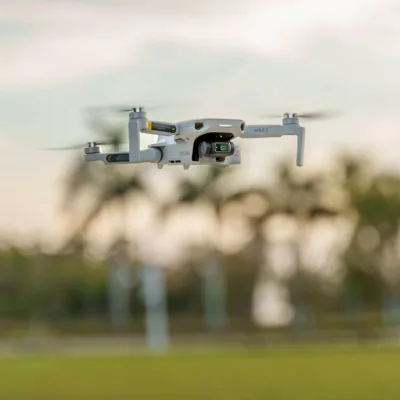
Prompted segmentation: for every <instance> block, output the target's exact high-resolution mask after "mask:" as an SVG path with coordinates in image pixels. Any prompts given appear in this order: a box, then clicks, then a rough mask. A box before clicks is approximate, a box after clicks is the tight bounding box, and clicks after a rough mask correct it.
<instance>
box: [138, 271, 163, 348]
mask: <svg viewBox="0 0 400 400" xmlns="http://www.w3.org/2000/svg"><path fill="white" fill-rule="evenodd" d="M164 279H165V278H164V270H163V268H159V267H154V266H151V265H144V266H143V267H142V270H141V281H142V285H141V286H142V295H143V299H144V303H145V308H146V341H147V346H148V348H149V349H150V350H152V351H165V350H166V348H167V347H168V343H169V334H168V311H167V302H166V291H165V280H164Z"/></svg>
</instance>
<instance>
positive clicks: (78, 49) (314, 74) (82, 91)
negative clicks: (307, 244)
mask: <svg viewBox="0 0 400 400" xmlns="http://www.w3.org/2000/svg"><path fill="white" fill-rule="evenodd" d="M144 3H145V4H144ZM398 4H399V3H398V2H397V1H394V0H393V1H390V0H376V1H373V0H347V1H343V0H337V1H335V2H327V1H317V0H315V1H312V0H304V1H303V0H299V1H295V0H293V1H289V0H286V1H284V0H280V1H278V0H269V1H257V0H248V1H246V2H239V1H232V0H231V1H226V0H214V1H209V0H206V1H204V0H203V1H202V2H181V1H178V0H163V1H162V0H153V1H149V2H143V1H121V0H119V1H108V2H107V1H100V0H99V1H96V0H93V1H89V0H88V1H71V0H69V1H68V0H66V1H51V0H47V1H39V0H35V1H28V0H15V1H13V2H11V1H6V0H0V54H1V58H2V61H1V62H0V145H1V148H2V151H3V157H2V158H1V161H0V167H1V171H2V173H3V175H2V176H3V179H2V191H1V192H2V197H1V198H0V210H1V211H2V213H1V214H2V222H3V223H2V228H1V231H2V232H4V233H5V232H8V234H9V233H10V232H11V233H13V234H14V235H15V236H16V237H21V236H23V237H29V236H30V235H32V234H37V233H38V232H40V233H41V235H44V236H45V237H47V236H57V235H59V234H61V232H62V231H63V224H62V223H61V222H60V221H62V220H61V219H60V214H59V202H60V195H61V192H60V188H61V177H62V175H63V174H64V173H65V170H66V168H67V167H68V165H69V164H70V162H71V157H73V156H74V154H70V153H59V152H54V153H47V152H41V151H38V149H39V148H41V147H51V146H58V145H64V144H66V145H67V144H69V143H75V142H77V141H78V142H81V141H86V140H88V139H95V136H93V133H92V132H90V131H89V130H88V128H87V127H86V126H85V123H84V120H83V118H82V110H83V109H84V108H85V107H90V106H97V105H103V104H106V105H109V104H114V103H116V104H121V103H128V104H132V103H137V102H140V103H143V104H145V105H146V104H149V105H151V104H170V103H171V104H174V105H176V106H175V107H172V108H170V109H166V110H162V111H158V112H157V113H155V114H154V115H152V118H154V119H160V120H172V121H176V120H180V119H181V120H183V119H187V118H192V117H193V118H196V117H202V116H212V117H214V116H223V117H225V116H227V117H229V116H232V117H233V118H244V119H246V120H248V121H249V122H252V121H254V122H257V123H259V122H262V121H261V120H260V119H258V118H257V115H258V114H259V113H260V112H264V111H265V112H283V111H293V112H297V111H302V110H306V111H307V110H309V109H311V110H313V109H319V108H333V109H341V110H343V111H344V112H345V115H344V116H343V117H342V118H340V119H337V120H333V121H326V122H325V121H324V122H318V123H316V122H313V123H310V124H309V125H307V131H308V135H307V143H306V166H305V167H304V168H305V169H312V168H316V167H317V166H319V165H323V164H325V163H327V162H328V161H329V160H330V157H331V156H332V154H334V153H335V152H336V151H337V150H338V148H344V149H350V150H358V151H360V152H363V153H365V154H366V156H368V154H369V153H370V154H371V156H372V157H374V158H375V159H376V160H377V162H378V163H379V164H380V165H382V166H385V167H391V168H394V169H396V170H398V169H399V167H400V159H399V157H398V145H399V135H400V132H399V129H398V127H397V116H398V110H399V104H400V103H399V93H400V79H399V77H398V71H399V70H400V44H399V43H400V9H399V5H398ZM268 122H269V121H268ZM271 122H272V123H276V122H277V121H271ZM149 142H150V141H149V140H147V142H146V141H145V142H144V145H146V143H149ZM243 146H244V151H243V153H244V154H243V157H244V161H243V164H244V165H243V169H242V174H243V175H246V176H251V177H255V179H256V177H257V176H258V175H259V174H261V173H264V171H265V166H264V164H265V163H267V162H269V161H271V162H272V161H273V160H275V159H276V157H278V156H281V155H289V156H292V155H293V160H294V159H295V158H294V157H295V142H294V141H293V140H292V138H285V139H282V140H276V139H274V140H265V141H259V140H257V141H255V142H253V141H252V142H251V143H244V144H243ZM75 156H76V154H75ZM189 173H190V172H189ZM160 176H161V175H160Z"/></svg>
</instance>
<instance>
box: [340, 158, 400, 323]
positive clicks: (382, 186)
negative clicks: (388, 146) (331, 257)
mask: <svg viewBox="0 0 400 400" xmlns="http://www.w3.org/2000/svg"><path fill="white" fill-rule="evenodd" d="M342 176H343V178H342V179H343V183H342V184H343V187H344V189H345V190H346V191H347V193H348V198H349V202H348V207H349V209H350V210H351V212H352V215H353V224H354V230H353V234H352V237H351V240H350V242H349V245H348V247H347V249H346V251H345V253H344V255H343V261H344V265H343V267H344V271H343V272H344V284H345V288H346V291H347V294H348V295H349V296H351V297H352V298H353V299H358V301H359V303H360V304H361V305H362V307H363V310H364V311H368V314H369V315H371V316H372V317H373V318H374V319H375V317H377V316H379V309H380V308H381V307H382V302H385V299H386V298H387V297H388V296H390V293H392V294H393V293H394V291H395V290H396V289H397V290H398V288H399V283H400V274H399V273H398V266H399V257H398V255H397V254H396V250H397V246H398V244H397V239H398V234H399V222H400V178H399V177H398V176H396V175H391V174H384V173H382V174H378V175H374V174H373V173H372V172H371V167H370V166H369V165H367V164H366V163H365V161H364V160H358V159H356V158H353V159H352V158H349V157H347V158H346V159H344V160H343V174H342ZM368 314H365V313H364V315H365V316H367V315H368ZM374 324H376V322H374Z"/></svg>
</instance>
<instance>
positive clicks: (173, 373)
mask: <svg viewBox="0 0 400 400" xmlns="http://www.w3.org/2000/svg"><path fill="white" fill-rule="evenodd" d="M399 366H400V349H397V348H377V347H363V348H346V349H345V348H336V349H335V348H323V349H322V348H320V349H318V348H316V349H311V348H308V349H307V348H302V349H300V348H299V349H295V348H292V349H286V350H285V349H281V350H272V351H257V350H251V351H244V350H238V351H229V352H228V351H224V352H223V351H220V352H212V353H211V352H209V353H203V354H194V353H189V352H188V353H176V354H171V355H168V356H144V355H140V356H107V357H106V356H86V357H84V356H81V357H66V356H56V357H14V358H3V359H1V360H0V399H2V400H3V399H4V400H14V399H15V400H16V399H34V400H36V399H38V400H54V399H74V400H83V399H85V400H89V399H90V400H95V399H96V400H98V399H102V400H106V399H107V400H108V399H110V400H114V399H116V400H117V399H119V400H122V399H124V400H125V399H126V400H127V399H130V400H131V399H164V398H165V399H174V400H180V399H193V400H195V399H210V400H212V399H215V400H221V399H229V400H236V399H248V400H258V399H277V400H293V399H296V400H301V399H309V400H313V399H315V400H322V399H323V400H333V399H335V400H336V399H338V400H339V399H340V400H347V399H348V400H386V399H393V400H398V399H400V369H399Z"/></svg>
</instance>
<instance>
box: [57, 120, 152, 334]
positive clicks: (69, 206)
mask: <svg viewBox="0 0 400 400" xmlns="http://www.w3.org/2000/svg"><path fill="white" fill-rule="evenodd" d="M94 126H95V128H96V129H97V131H100V132H102V137H103V138H104V139H106V140H107V141H108V142H111V146H112V150H113V151H120V147H121V145H122V142H123V133H124V131H123V130H122V129H120V128H114V127H110V126H109V125H107V124H105V123H104V122H97V123H96V124H95V125H94ZM65 188H66V194H65V201H64V210H65V211H66V212H67V213H68V215H69V218H70V219H71V220H72V221H73V222H74V223H75V225H76V226H75V227H74V228H73V232H72V234H71V235H70V237H69V238H68V240H67V241H66V242H65V243H64V246H63V247H62V249H61V252H65V251H67V250H68V249H70V248H73V247H75V246H76V245H77V244H78V245H79V244H80V243H82V242H84V240H85V234H86V233H87V232H88V231H89V229H90V228H91V227H92V225H93V224H94V223H95V222H96V220H97V219H98V217H99V216H100V215H101V214H103V213H104V211H106V210H108V211H110V210H112V209H114V210H116V211H117V212H118V213H119V214H120V215H121V220H120V226H121V228H120V230H119V232H118V233H117V235H116V238H115V240H114V243H113V244H112V247H111V249H110V255H109V256H110V269H109V272H110V275H109V290H110V303H109V307H110V313H111V315H110V317H111V322H112V325H113V326H114V327H115V328H116V329H124V327H125V326H126V324H127V322H128V321H127V320H128V317H129V315H130V312H129V307H130V303H131V299H130V297H131V295H130V293H131V289H132V268H131V265H130V261H129V257H128V249H127V245H128V240H127V227H126V223H125V221H126V212H127V202H128V200H131V199H132V198H135V197H142V196H143V195H145V193H146V187H145V185H144V183H143V180H142V177H141V176H140V175H139V173H138V172H137V168H134V169H131V168H126V166H125V168H124V166H122V167H121V166H118V165H104V164H101V163H87V162H85V161H84V160H82V159H81V158H80V159H79V160H78V161H77V162H76V163H75V164H74V165H73V167H72V169H71V170H70V172H69V174H68V176H67V179H66V182H65ZM85 199H86V200H88V202H89V206H88V207H87V210H86V213H85V214H84V216H83V217H81V218H79V221H78V223H76V218H73V216H74V215H75V212H76V206H77V205H78V206H79V205H81V204H82V203H83V202H84V201H85Z"/></svg>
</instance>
